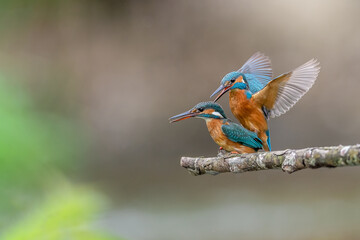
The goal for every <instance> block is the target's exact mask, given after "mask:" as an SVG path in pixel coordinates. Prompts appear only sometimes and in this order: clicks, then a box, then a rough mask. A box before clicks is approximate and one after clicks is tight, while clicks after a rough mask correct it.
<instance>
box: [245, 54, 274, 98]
mask: <svg viewBox="0 0 360 240" xmlns="http://www.w3.org/2000/svg"><path fill="white" fill-rule="evenodd" d="M238 72H241V73H243V74H244V75H245V77H246V78H247V81H248V84H249V88H250V91H251V92H252V93H255V92H257V91H259V90H261V89H262V88H263V87H264V86H266V84H268V82H270V81H271V79H272V69H271V61H270V58H269V57H268V56H265V55H264V54H262V53H260V52H257V53H255V54H254V55H252V56H251V57H250V58H249V59H248V60H247V61H246V63H245V64H244V65H243V66H242V67H241V68H240V69H239V70H238Z"/></svg>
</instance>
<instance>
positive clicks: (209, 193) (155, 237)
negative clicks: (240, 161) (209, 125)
mask: <svg viewBox="0 0 360 240" xmlns="http://www.w3.org/2000/svg"><path fill="white" fill-rule="evenodd" d="M0 3H1V7H0V36H1V37H0V135H1V137H0V186H1V187H0V196H1V197H0V234H1V236H2V237H1V238H2V239H7V240H15V239H16V240H20V239H61V240H62V239H86V240H88V239H94V240H97V239H99V240H100V239H104V240H108V239H128V240H132V239H144V240H162V239H164V240H169V239H200V240H201V239H206V240H212V239H214V240H216V239H269V240H271V239H359V238H360V228H359V224H358V223H359V220H360V209H359V201H360V188H359V181H360V174H359V171H360V170H359V168H358V167H351V168H350V167H349V168H339V169H318V170H304V171H301V172H297V173H294V174H292V175H287V174H285V173H283V172H281V171H275V170H274V171H262V172H252V173H245V174H239V175H233V174H223V175H218V176H215V177H214V176H200V177H193V176H191V175H189V174H188V173H187V172H186V171H185V170H184V169H182V168H181V167H180V166H179V160H180V157H181V156H183V155H186V156H214V155H216V154H217V149H218V148H217V146H216V144H215V143H213V142H212V140H211V138H210V136H209V135H208V132H207V129H206V127H205V124H204V122H203V121H201V120H198V119H191V120H187V121H183V122H181V123H178V124H173V125H170V124H169V123H168V120H167V119H168V118H169V117H170V116H172V115H175V114H178V113H180V112H183V111H185V110H187V109H189V108H191V107H192V106H193V105H195V104H196V103H198V102H200V101H206V100H208V99H209V96H210V94H211V93H212V92H213V91H214V90H215V89H216V88H217V87H218V84H219V81H220V79H221V78H222V77H223V75H225V74H226V73H227V72H230V71H233V70H236V69H239V68H240V66H241V65H242V64H243V63H244V62H245V61H246V60H247V59H248V58H249V57H250V56H251V55H252V54H253V53H255V52H257V51H261V52H263V53H265V54H266V55H268V56H270V57H271V59H272V63H273V69H274V74H275V75H278V74H281V73H283V72H286V71H289V70H291V69H293V68H295V67H297V66H299V65H301V64H302V63H304V62H306V61H308V60H309V59H311V58H317V59H318V60H319V61H320V63H321V67H322V68H321V72H320V75H319V78H318V80H317V81H316V84H315V85H314V86H313V88H312V89H311V90H310V91H309V93H308V94H306V95H305V96H304V97H303V99H301V101H300V102H299V103H297V104H296V105H295V107H294V108H293V109H292V110H291V111H289V112H288V113H287V114H286V115H283V116H281V117H279V118H277V119H272V120H271V122H270V128H271V137H272V147H273V150H281V149H286V148H303V147H308V146H327V145H339V144H342V145H347V144H356V143H359V136H360V124H359V122H360V111H359V99H358V89H359V88H360V81H359V75H360V74H359V64H360V29H359V22H360V2H359V1H355V0H344V1H336V0H301V1H288V0H271V1H270V0H265V1H245V0H225V1H220V0H207V1H191V0H181V1H175V0H173V1H160V0H159V1H153V0H151V1H130V0H119V1H116V0H88V1H85V0H61V1H60V0H53V1H46V0H16V1H10V0H8V1H6V0H2V1H1V2H0ZM226 100H227V98H226V97H224V98H222V99H221V100H220V103H221V104H222V105H223V106H224V108H225V110H226V112H227V114H228V115H231V113H230V111H229V108H228V106H227V101H226ZM231 117H232V116H231Z"/></svg>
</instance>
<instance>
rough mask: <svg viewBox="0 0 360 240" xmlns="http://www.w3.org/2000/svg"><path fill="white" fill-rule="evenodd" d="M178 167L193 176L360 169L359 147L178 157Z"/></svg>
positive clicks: (358, 145)
mask: <svg viewBox="0 0 360 240" xmlns="http://www.w3.org/2000/svg"><path fill="white" fill-rule="evenodd" d="M180 165H181V166H182V167H184V168H186V169H187V170H188V171H189V172H191V173H192V174H194V175H202V174H213V175H215V174H218V173H225V172H232V173H242V172H248V171H258V170H266V169H282V170H283V171H284V172H287V173H293V172H296V171H299V170H302V169H305V168H320V167H330V168H333V167H343V166H356V165H360V144H357V145H353V146H341V145H340V146H336V147H319V148H317V147H311V148H305V149H299V150H292V149H287V150H284V151H274V152H259V153H251V154H224V153H223V152H221V153H219V155H218V156H217V157H210V158H205V157H195V158H194V157H182V158H181V161H180Z"/></svg>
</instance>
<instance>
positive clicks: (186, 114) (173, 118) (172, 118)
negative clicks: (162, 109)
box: [169, 111, 197, 123]
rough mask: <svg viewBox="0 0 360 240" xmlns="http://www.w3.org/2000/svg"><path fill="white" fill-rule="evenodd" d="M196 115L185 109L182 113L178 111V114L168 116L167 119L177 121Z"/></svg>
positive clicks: (171, 121)
mask: <svg viewBox="0 0 360 240" xmlns="http://www.w3.org/2000/svg"><path fill="white" fill-rule="evenodd" d="M196 115H197V114H196V113H192V112H190V111H186V112H184V113H180V114H178V115H175V116H173V117H171V118H169V121H170V123H173V122H178V121H181V120H184V119H187V118H191V117H195V116H196Z"/></svg>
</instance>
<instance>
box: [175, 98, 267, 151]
mask: <svg viewBox="0 0 360 240" xmlns="http://www.w3.org/2000/svg"><path fill="white" fill-rule="evenodd" d="M191 117H196V118H202V119H204V120H205V122H206V126H207V128H208V130H209V133H210V136H211V137H212V139H213V140H214V141H215V142H216V143H217V144H218V145H219V146H220V147H221V148H223V149H225V150H226V151H229V152H233V153H254V152H256V151H258V150H259V149H261V148H262V141H261V140H260V139H259V138H258V137H257V135H256V133H254V132H251V131H249V130H247V129H245V128H244V127H243V126H241V125H239V124H236V123H233V122H231V120H229V119H227V118H226V115H225V113H224V110H223V109H222V108H221V106H220V105H219V104H217V103H214V102H201V103H198V104H197V105H195V106H194V107H193V108H192V109H190V110H189V111H186V112H184V113H181V114H179V115H176V116H173V117H171V118H169V120H170V122H171V123H172V122H177V121H180V120H184V119H187V118H191Z"/></svg>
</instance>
